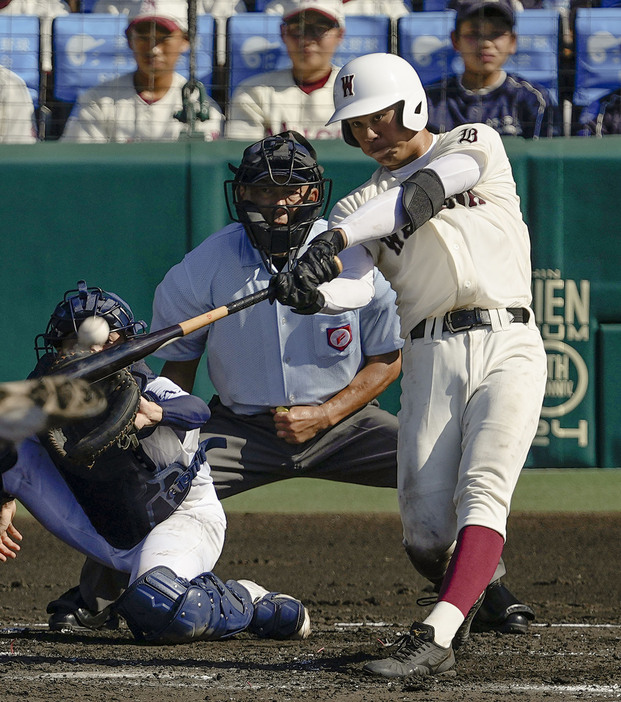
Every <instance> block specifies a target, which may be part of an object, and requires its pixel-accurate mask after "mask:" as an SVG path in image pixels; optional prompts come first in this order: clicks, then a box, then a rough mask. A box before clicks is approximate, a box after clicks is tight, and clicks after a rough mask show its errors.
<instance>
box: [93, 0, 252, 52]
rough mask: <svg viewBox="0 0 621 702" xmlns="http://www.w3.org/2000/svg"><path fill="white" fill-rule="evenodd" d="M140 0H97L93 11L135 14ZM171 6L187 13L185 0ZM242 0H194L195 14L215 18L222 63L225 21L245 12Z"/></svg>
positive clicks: (175, 1) (224, 45) (176, 0)
mask: <svg viewBox="0 0 621 702" xmlns="http://www.w3.org/2000/svg"><path fill="white" fill-rule="evenodd" d="M141 1H142V0H97V2H96V3H95V5H94V7H93V12H94V13H103V14H111V15H128V16H129V17H133V16H134V15H136V13H137V11H138V8H139V7H140V3H141ZM169 4H170V5H171V6H174V5H177V10H176V12H177V14H178V15H187V12H188V3H187V0H169ZM246 9H247V8H246V4H245V3H244V2H243V0H196V14H197V15H204V14H209V15H211V16H212V17H213V18H214V19H215V20H216V26H217V36H218V40H217V41H218V44H217V52H216V53H217V63H219V64H224V62H225V59H226V21H227V19H228V18H229V17H231V15H238V14H240V13H242V12H246Z"/></svg>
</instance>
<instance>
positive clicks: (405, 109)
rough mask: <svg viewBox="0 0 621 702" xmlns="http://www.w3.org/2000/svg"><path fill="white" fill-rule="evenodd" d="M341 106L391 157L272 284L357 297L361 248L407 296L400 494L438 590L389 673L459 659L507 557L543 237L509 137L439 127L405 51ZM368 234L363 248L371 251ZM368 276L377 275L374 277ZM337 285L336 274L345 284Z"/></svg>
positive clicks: (474, 128) (287, 291)
mask: <svg viewBox="0 0 621 702" xmlns="http://www.w3.org/2000/svg"><path fill="white" fill-rule="evenodd" d="M334 100H335V107H336V110H335V112H334V115H333V116H332V118H331V121H335V120H341V126H342V130H343V135H344V138H345V140H346V141H347V142H348V143H349V144H351V145H353V146H358V147H360V148H361V149H362V151H363V152H364V153H365V154H367V155H369V156H371V157H372V158H374V159H375V160H376V161H377V162H378V163H379V164H380V168H379V169H378V170H377V171H376V172H375V173H374V174H373V176H372V178H371V179H370V180H369V181H368V182H367V183H365V184H363V185H362V186H360V187H359V188H357V189H356V190H355V191H353V192H352V193H350V195H348V196H347V197H345V198H344V199H343V200H342V201H340V202H339V203H338V204H337V205H336V207H335V208H334V210H333V212H332V213H331V216H330V223H331V224H332V226H333V227H337V229H333V230H330V231H328V232H326V233H325V234H323V235H320V236H319V237H318V238H317V239H315V240H314V241H313V242H311V245H310V247H309V250H308V251H307V252H306V253H305V254H304V255H303V256H302V258H301V261H300V263H299V264H298V267H297V268H296V269H295V270H294V271H293V272H291V273H288V274H279V275H278V276H276V277H275V278H274V279H273V281H272V288H273V294H274V296H275V297H276V298H277V299H278V300H279V301H280V302H281V303H284V304H291V305H293V306H295V307H297V308H298V309H301V311H304V309H308V308H309V305H311V304H313V303H314V306H315V308H316V307H319V308H320V309H321V311H322V312H330V311H331V310H333V309H335V307H337V306H338V308H341V307H342V306H343V305H344V304H346V305H350V306H352V307H356V306H358V305H361V304H365V301H366V300H367V299H368V295H369V293H368V285H367V284H365V282H364V278H365V276H364V275H360V274H358V278H359V281H358V285H356V280H355V278H356V276H355V275H353V274H352V273H351V271H350V268H351V265H352V259H351V256H350V257H348V259H347V261H348V262H347V263H346V264H345V267H344V270H343V276H347V277H348V278H350V280H349V283H350V285H349V288H348V290H347V291H346V292H344V290H343V286H342V285H341V286H340V289H339V291H338V293H336V291H335V290H334V289H333V288H332V286H334V283H325V282H324V283H323V284H322V285H320V286H319V288H317V281H318V280H319V281H320V282H321V281H322V280H323V281H326V280H329V279H331V278H333V277H334V276H336V275H337V274H338V268H336V267H335V266H334V263H333V257H334V255H335V254H338V253H339V252H340V251H341V250H342V249H343V248H344V247H355V248H354V249H352V252H353V251H355V252H356V256H357V259H358V262H357V265H358V268H359V270H360V267H361V266H362V263H361V262H362V261H363V260H364V259H367V268H368V270H369V271H370V270H371V268H372V266H373V263H374V262H375V263H376V264H377V266H378V268H379V269H380V270H381V271H382V272H383V273H384V275H385V276H386V278H387V279H388V280H389V281H390V283H391V285H392V286H393V288H394V290H395V292H396V293H397V305H398V312H399V317H400V319H401V333H402V336H403V338H404V339H405V341H406V343H405V346H404V351H403V380H402V398H401V411H400V413H399V446H398V470H399V476H398V478H399V504H400V511H401V517H402V522H403V531H404V542H405V545H406V549H407V551H408V555H409V556H410V558H411V560H412V562H413V563H414V565H415V567H416V568H417V570H418V571H419V572H420V573H421V574H423V575H425V576H426V577H427V578H429V579H430V580H431V581H432V582H434V583H436V585H437V587H438V589H439V595H438V602H437V604H436V605H435V606H434V608H433V609H432V611H431V612H430V614H429V616H427V617H426V618H425V620H424V621H423V622H421V623H419V622H415V623H414V624H413V625H412V628H411V630H410V632H409V633H408V634H407V635H405V637H403V639H402V640H401V642H400V645H399V648H398V650H397V651H396V652H395V653H394V654H393V655H392V656H390V657H389V658H386V659H383V660H378V661H373V662H370V663H368V664H367V665H366V666H365V671H366V672H368V673H372V674H377V675H382V676H386V677H400V676H407V675H428V674H442V673H446V672H450V671H452V670H453V668H454V665H455V659H454V653H453V651H454V649H455V648H458V647H459V646H460V645H462V644H463V642H464V640H465V638H466V637H467V635H468V631H469V626H470V623H471V621H472V618H473V617H474V614H476V611H477V607H478V604H479V603H480V601H481V600H482V593H483V591H484V590H485V588H486V586H487V585H488V583H490V581H492V580H493V579H494V573H495V570H496V567H497V565H498V562H499V558H500V554H501V551H502V548H503V544H504V539H505V536H506V520H507V516H508V513H509V507H510V502H511V496H512V493H513V490H514V488H515V484H516V482H517V479H518V476H519V473H520V470H521V468H522V466H523V464H524V461H525V458H526V455H527V452H528V450H529V447H530V444H531V441H532V439H533V437H534V435H535V431H536V427H537V422H538V418H539V413H540V410H541V404H542V401H543V393H544V386H545V379H546V359H545V352H544V349H543V343H542V340H541V337H540V334H539V331H538V329H537V326H536V324H535V320H534V315H533V312H532V310H531V309H530V302H531V293H530V280H531V272H530V245H529V235H528V230H527V228H526V225H525V224H524V221H523V219H522V215H521V212H520V207H519V199H518V197H517V194H516V187H515V182H514V180H513V176H512V173H511V167H510V164H509V161H508V158H507V156H506V153H505V151H504V148H503V145H502V141H501V139H500V137H499V135H498V134H497V133H496V132H495V131H494V130H493V129H491V128H490V127H487V126H485V125H483V124H468V125H463V126H461V127H458V128H457V129H454V130H453V131H451V132H448V133H446V134H442V135H439V136H434V135H432V134H431V133H430V132H428V131H427V129H426V123H427V101H426V96H425V92H424V90H423V87H422V85H421V83H420V80H419V78H418V75H417V74H416V72H415V71H414V69H413V68H412V67H411V66H410V65H409V64H408V63H407V62H406V61H405V60H403V59H401V58H400V57H398V56H396V55H392V54H371V55H367V56H363V57H360V58H357V59H354V60H353V61H351V62H349V63H348V64H346V65H345V66H344V67H343V68H342V69H341V71H340V73H339V76H338V77H337V82H336V85H335V93H334ZM357 244H362V245H363V246H358V247H356V245H357ZM366 277H367V278H368V273H367V274H366ZM335 282H336V281H335Z"/></svg>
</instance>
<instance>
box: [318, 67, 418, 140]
mask: <svg viewBox="0 0 621 702" xmlns="http://www.w3.org/2000/svg"><path fill="white" fill-rule="evenodd" d="M401 101H403V118H402V120H403V126H404V127H406V128H407V129H412V130H413V131H415V132H420V130H421V129H424V128H425V126H426V125H427V118H428V116H427V96H426V94H425V90H424V88H423V85H422V83H421V82H420V78H419V77H418V73H416V71H415V70H414V68H413V67H412V66H411V65H410V64H409V63H408V62H407V61H406V60H405V59H403V58H401V57H400V56H397V55H396V54H366V55H365V56H359V57H358V58H355V59H352V60H351V61H349V62H348V63H346V64H345V65H344V66H343V68H341V70H340V71H339V72H338V75H337V76H336V80H335V82H334V107H335V110H334V114H333V115H332V117H330V119H329V120H328V122H327V124H332V123H333V122H337V121H338V120H341V131H342V133H343V138H344V139H345V141H346V142H347V143H348V144H351V145H352V146H358V142H357V141H356V140H355V139H354V137H353V136H352V133H351V130H350V128H349V125H348V124H347V120H348V119H352V118H353V117H360V116H362V115H369V114H372V113H374V112H379V111H380V110H383V109H385V108H386V107H390V105H394V104H395V103H397V102H401Z"/></svg>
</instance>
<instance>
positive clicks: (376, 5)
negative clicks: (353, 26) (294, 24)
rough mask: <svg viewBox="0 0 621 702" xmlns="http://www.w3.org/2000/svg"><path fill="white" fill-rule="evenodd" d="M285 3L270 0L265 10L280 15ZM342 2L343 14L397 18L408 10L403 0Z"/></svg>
mask: <svg viewBox="0 0 621 702" xmlns="http://www.w3.org/2000/svg"><path fill="white" fill-rule="evenodd" d="M286 4H287V3H286V2H284V1H283V0H272V1H271V2H270V3H268V4H267V5H266V6H265V12H267V13H268V14H277V15H282V14H283V12H284V6H285V5H286ZM342 4H343V14H345V15H388V17H390V18H391V19H399V17H403V16H404V15H407V14H409V12H410V10H409V9H408V7H407V5H406V4H405V3H404V2H403V0H342Z"/></svg>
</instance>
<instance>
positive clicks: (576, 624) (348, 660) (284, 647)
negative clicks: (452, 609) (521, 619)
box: [0, 514, 621, 702]
mask: <svg viewBox="0 0 621 702" xmlns="http://www.w3.org/2000/svg"><path fill="white" fill-rule="evenodd" d="M229 521H230V526H229V533H228V540H227V544H226V547H225V551H224V553H223V556H222V558H221V560H220V563H219V566H218V568H217V571H216V572H217V574H218V575H219V576H220V577H223V578H225V579H226V578H231V577H233V578H251V579H254V580H256V581H258V582H260V583H262V584H264V585H266V586H267V587H270V588H273V589H278V590H282V591H285V592H289V593H291V594H294V595H296V596H298V597H300V598H301V599H302V600H303V601H304V602H305V603H306V604H307V606H308V608H309V611H310V613H311V618H312V621H313V634H312V636H311V637H310V638H309V639H307V640H305V641H302V642H291V641H287V642H274V641H264V640H258V639H255V638H253V637H251V636H249V635H245V634H243V635H240V636H238V637H237V638H235V639H234V640H231V641H228V642H211V643H210V642H199V643H195V644H188V645H182V646H160V647H148V646H139V645H136V643H135V642H134V640H133V639H132V637H131V635H130V634H129V631H128V630H127V629H126V628H121V629H119V630H118V631H114V632H105V633H91V632H88V633H84V634H73V635H68V634H67V635H65V634H55V633H51V632H49V631H48V630H47V629H46V626H45V623H46V621H47V615H46V614H45V606H46V604H47V602H48V601H49V600H51V599H53V598H54V597H55V596H57V595H58V594H60V593H61V592H63V591H64V590H65V589H67V588H68V587H69V586H71V585H73V584H75V580H76V577H77V574H78V572H79V567H80V564H81V562H82V557H81V556H80V555H79V554H77V553H75V552H73V551H72V550H70V549H69V548H68V547H65V546H64V545H63V544H61V543H60V542H59V541H57V540H56V539H55V538H54V537H52V536H50V535H49V534H47V533H46V532H45V531H44V530H43V529H42V528H41V527H39V526H38V525H37V524H36V523H35V522H34V521H32V520H30V519H22V520H21V522H19V523H18V526H19V527H20V528H21V530H22V533H23V534H24V542H23V550H22V553H21V555H20V557H19V558H18V559H17V560H16V561H14V562H12V563H9V564H4V565H2V564H0V700H2V701H3V702H17V701H20V702H22V701H23V700H26V699H27V700H29V702H40V701H41V702H42V701H44V700H45V702H61V701H62V702H74V701H77V700H80V701H83V700H84V701H89V702H90V701H95V702H100V701H101V700H106V701H107V700H114V701H117V700H118V701H119V702H127V701H128V700H132V701H136V702H147V701H148V702H154V701H155V700H157V701H158V702H160V701H161V702H169V701H170V702H172V701H173V700H174V701H175V702H198V701H199V700H200V701H204V700H208V701H209V702H225V701H229V700H234V701H236V702H250V701H251V700H252V702H289V701H290V700H291V701H292V700H297V701H300V702H307V701H308V702H310V701H311V700H312V701H313V702H316V701H320V700H330V701H332V702H342V701H345V700H347V701H348V702H388V700H390V701H391V702H400V701H402V700H407V701H416V702H418V701H420V702H423V701H424V702H449V701H450V702H460V701H462V700H472V701H474V702H480V700H486V701H489V702H500V701H501V700H505V699H507V698H510V699H515V700H518V701H519V702H531V701H534V700H537V701H538V702H540V701H541V702H542V701H543V700H546V702H550V701H551V700H552V701H554V700H559V702H560V701H562V702H566V701H568V700H586V699H589V700H590V699H597V700H606V701H608V700H619V699H621V673H620V672H619V671H620V669H621V582H620V577H619V563H620V562H621V515H620V514H616V515H597V516H592V515H591V516H589V515H579V516H563V515H561V516H558V515H557V516H539V515H536V516H535V515H533V516H529V515H515V516H512V517H511V519H510V523H509V530H510V531H509V533H510V536H509V542H508V543H507V546H506V549H505V560H506V562H507V566H508V569H509V575H508V577H507V578H506V583H507V584H508V585H509V586H510V588H511V589H512V590H513V591H514V592H515V593H516V594H517V595H518V596H520V597H521V598H522V599H524V600H525V601H527V602H528V603H529V604H531V605H532V606H533V607H534V608H535V610H536V612H537V621H536V623H535V626H532V627H531V630H530V633H528V634H526V635H518V636H516V635H512V636H511V635H509V636H508V635H504V636H497V635H495V634H474V635H473V636H472V639H471V641H470V642H469V643H468V645H467V646H466V647H465V649H464V650H463V652H461V653H460V655H459V657H458V664H457V675H456V676H454V677H445V678H440V679H423V680H419V679H409V680H405V681H397V682H387V681H384V680H377V679H375V678H369V677H367V676H364V675H363V674H362V673H361V667H362V665H363V663H364V662H365V661H366V660H369V659H370V658H373V657H376V656H379V655H382V653H383V652H382V643H386V642H392V641H394V640H395V639H396V638H397V637H398V635H399V633H400V632H403V631H404V630H406V629H407V627H408V625H409V623H410V622H411V620H412V619H413V618H414V617H416V618H421V617H423V616H424V612H425V610H423V609H420V608H419V607H417V605H416V604H414V602H415V600H416V598H417V597H419V596H420V595H421V594H424V593H423V589H424V587H425V582H424V581H423V580H422V579H421V578H420V577H419V576H417V575H416V574H415V573H414V571H413V569H412V568H411V566H410V565H409V562H408V561H407V559H406V557H405V555H404V553H403V551H402V549H401V545H400V529H399V520H398V517H397V516H396V515H358V516H357V515H346V516H338V515H328V516H326V515H323V516H304V515H296V516H290V515H282V516H270V515H257V514H247V515H245V514H233V515H231V516H230V519H229Z"/></svg>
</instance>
